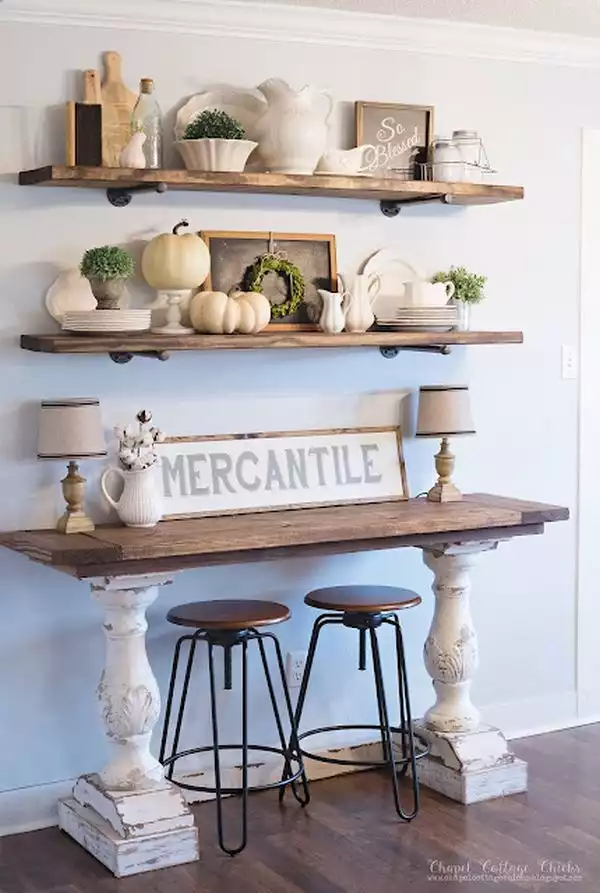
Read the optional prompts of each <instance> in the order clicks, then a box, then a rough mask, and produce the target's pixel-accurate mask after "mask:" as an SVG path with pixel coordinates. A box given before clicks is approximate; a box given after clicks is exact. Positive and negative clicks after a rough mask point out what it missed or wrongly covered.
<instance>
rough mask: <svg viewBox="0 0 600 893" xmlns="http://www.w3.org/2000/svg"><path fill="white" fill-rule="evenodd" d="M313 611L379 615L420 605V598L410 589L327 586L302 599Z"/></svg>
mask: <svg viewBox="0 0 600 893" xmlns="http://www.w3.org/2000/svg"><path fill="white" fill-rule="evenodd" d="M304 601H305V603H306V604H307V605H310V606H311V607H312V608H322V609H323V610H325V611H344V613H349V614H379V613H380V612H381V611H400V610H402V609H403V608H414V607H416V605H420V604H421V597H420V596H419V595H417V593H416V592H412V591H411V590H410V589H399V588H397V587H396V586H328V587H326V588H324V589H314V590H313V591H312V592H309V593H308V595H307V596H306V597H305V599H304Z"/></svg>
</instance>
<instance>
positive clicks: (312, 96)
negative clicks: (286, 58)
mask: <svg viewBox="0 0 600 893" xmlns="http://www.w3.org/2000/svg"><path fill="white" fill-rule="evenodd" d="M258 89H259V90H260V92H261V93H262V94H263V96H264V97H265V99H266V100H267V110H266V112H265V114H264V115H263V117H262V118H260V119H259V121H258V124H257V126H256V131H257V136H258V141H259V142H258V144H259V148H258V151H259V152H260V155H261V158H262V160H263V162H264V164H265V167H266V168H267V170H269V171H273V173H286V174H312V173H314V170H315V168H316V166H317V163H318V161H319V159H320V157H321V155H323V153H324V152H325V149H326V147H327V137H328V134H329V117H330V115H331V111H332V109H333V99H332V98H331V95H330V94H329V93H328V92H327V91H326V90H319V89H318V88H317V87H311V86H310V85H307V86H306V87H303V88H302V90H298V91H296V90H292V88H291V87H290V86H289V84H286V82H285V81H282V80H280V79H279V78H270V79H269V80H267V81H264V83H262V84H260V86H259V87H258Z"/></svg>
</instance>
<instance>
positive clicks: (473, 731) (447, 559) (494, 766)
mask: <svg viewBox="0 0 600 893" xmlns="http://www.w3.org/2000/svg"><path fill="white" fill-rule="evenodd" d="M497 545H498V543H497V542H491V543H490V542H487V543H485V542H483V543H466V544H464V545H454V546H447V547H443V548H439V549H424V550H423V558H424V561H425V564H426V565H427V567H428V568H430V570H432V571H433V574H434V582H433V592H434V594H435V611H434V615H433V621H432V624H431V629H430V630H429V635H428V636H427V641H426V642H425V648H424V659H425V666H426V668H427V672H428V673H429V675H430V676H431V678H432V679H433V687H434V689H435V693H436V702H435V704H434V705H433V706H432V707H430V709H429V710H428V711H427V713H426V714H425V716H424V718H423V719H422V720H418V721H417V722H416V724H415V731H417V732H419V734H420V735H421V736H422V737H423V738H425V739H426V740H427V742H428V744H429V747H430V753H429V756H427V757H425V758H424V759H422V760H419V764H418V773H419V780H420V781H421V783H422V784H424V785H426V786H427V787H429V788H433V789H434V790H436V791H439V792H440V793H442V794H444V795H445V796H446V797H449V798H450V799H452V800H458V801H459V802H461V803H475V802H477V801H479V800H489V799H492V798H493V797H501V796H504V795H505V794H516V793H520V792H521V791H526V790H527V763H525V762H524V761H523V760H520V759H518V758H517V757H516V756H515V755H514V753H512V751H511V750H510V748H509V745H508V743H507V741H506V738H505V737H504V735H503V734H502V732H501V731H500V730H499V729H496V728H493V727H492V726H488V725H485V724H484V723H482V722H481V719H480V715H479V711H478V710H477V708H476V707H475V706H474V705H473V703H472V701H471V694H470V690H471V680H472V678H473V675H474V673H475V670H476V669H477V665H478V662H479V654H478V648H477V634H476V632H475V629H474V627H473V621H472V619H471V611H470V607H469V589H470V576H469V571H470V568H471V566H472V565H473V563H474V561H475V560H476V557H477V555H478V554H479V553H480V552H485V551H488V550H490V549H495V548H496V547H497Z"/></svg>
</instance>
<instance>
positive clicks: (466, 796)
mask: <svg viewBox="0 0 600 893" xmlns="http://www.w3.org/2000/svg"><path fill="white" fill-rule="evenodd" d="M415 732H418V734H419V735H420V736H421V737H423V738H425V740H426V741H427V743H428V744H429V748H430V750H429V755H428V756H426V757H423V759H421V760H419V762H418V764H417V774H418V777H419V782H420V784H423V785H425V786H426V787H428V788H432V789H433V790H434V791H439V793H440V794H443V795H444V796H445V797H449V798H450V799H451V800H458V802H459V803H477V802H479V801H481V800H492V799H494V798H495V797H505V796H506V795H508V794H520V793H523V792H524V791H526V790H527V763H526V762H525V761H524V760H521V759H519V757H517V756H516V755H515V754H514V753H513V752H512V750H511V749H510V746H509V744H508V742H507V740H506V738H505V737H504V735H503V734H502V732H501V731H500V730H499V729H495V728H493V726H486V725H481V726H480V727H479V728H478V729H476V730H475V731H472V732H437V731H433V730H432V729H430V728H429V726H428V725H427V723H426V722H424V721H423V720H421V721H417V722H416V723H415Z"/></svg>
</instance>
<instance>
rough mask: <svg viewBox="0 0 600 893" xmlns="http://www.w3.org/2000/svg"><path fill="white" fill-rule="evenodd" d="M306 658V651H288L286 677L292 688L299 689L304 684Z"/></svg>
mask: <svg viewBox="0 0 600 893" xmlns="http://www.w3.org/2000/svg"><path fill="white" fill-rule="evenodd" d="M306 657H307V652H306V651H288V653H287V655H286V659H285V675H286V677H287V684H288V686H289V687H290V688H299V686H300V685H301V684H302V676H303V674H304V667H305V666H306Z"/></svg>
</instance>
